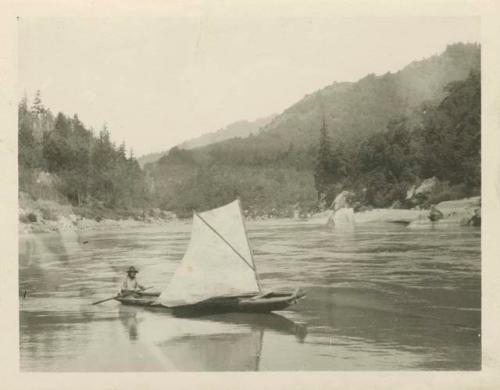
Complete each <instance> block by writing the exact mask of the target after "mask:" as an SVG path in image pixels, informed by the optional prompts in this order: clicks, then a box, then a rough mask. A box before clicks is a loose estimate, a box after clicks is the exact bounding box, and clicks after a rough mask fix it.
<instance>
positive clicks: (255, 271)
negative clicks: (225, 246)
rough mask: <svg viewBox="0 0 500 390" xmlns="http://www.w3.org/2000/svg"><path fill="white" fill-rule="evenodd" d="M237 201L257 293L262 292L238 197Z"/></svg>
mask: <svg viewBox="0 0 500 390" xmlns="http://www.w3.org/2000/svg"><path fill="white" fill-rule="evenodd" d="M237 200H238V206H239V208H240V214H241V220H242V221H243V230H244V231H245V237H246V239H247V245H248V248H250V256H251V257H252V263H253V272H254V273H255V280H256V281H257V286H259V291H261V292H262V286H261V285H260V279H259V273H258V272H257V264H255V260H254V257H253V249H252V245H250V240H249V239H248V233H247V227H246V224H245V218H244V217H243V210H242V208H241V200H240V198H239V197H238V199H237Z"/></svg>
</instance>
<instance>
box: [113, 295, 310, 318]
mask: <svg viewBox="0 0 500 390" xmlns="http://www.w3.org/2000/svg"><path fill="white" fill-rule="evenodd" d="M159 295H160V294H159V293H136V294H134V295H127V296H126V297H116V298H115V299H116V300H117V301H118V302H120V303H122V304H124V305H135V306H145V307H151V308H153V307H154V308H163V309H167V310H171V311H172V312H173V314H174V315H177V316H182V317H195V316H201V315H209V314H218V313H230V312H246V313H270V312H273V311H279V310H284V309H286V308H287V307H289V306H290V305H293V304H294V303H296V302H297V301H298V300H299V299H302V298H304V297H305V294H304V293H303V292H301V291H300V290H297V291H295V292H294V293H289V294H286V293H274V292H270V293H266V294H260V295H240V296H230V297H215V298H210V299H207V300H204V301H201V302H197V303H194V304H190V305H182V306H175V307H166V306H163V305H160V304H158V303H157V302H156V300H157V298H158V296H159Z"/></svg>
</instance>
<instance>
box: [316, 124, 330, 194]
mask: <svg viewBox="0 0 500 390" xmlns="http://www.w3.org/2000/svg"><path fill="white" fill-rule="evenodd" d="M333 168H334V158H333V155H332V147H331V140H330V136H329V135H328V130H327V128H326V123H325V118H324V117H323V123H322V126H321V129H320V135H319V148H318V153H317V157H316V165H315V169H314V185H315V187H316V191H317V192H318V199H321V197H322V196H324V195H325V194H326V191H327V188H328V186H329V185H330V184H332V183H333V181H334V172H333Z"/></svg>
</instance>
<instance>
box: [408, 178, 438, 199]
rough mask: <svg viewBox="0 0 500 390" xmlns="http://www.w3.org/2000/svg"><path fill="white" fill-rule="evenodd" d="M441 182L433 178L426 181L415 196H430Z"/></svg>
mask: <svg viewBox="0 0 500 390" xmlns="http://www.w3.org/2000/svg"><path fill="white" fill-rule="evenodd" d="M438 183H439V180H438V178H437V177H431V178H429V179H425V180H424V181H423V182H422V183H421V184H420V185H419V186H418V187H417V188H416V189H415V193H414V196H418V195H428V194H430V193H431V192H432V191H433V190H434V188H436V186H437V185H438Z"/></svg>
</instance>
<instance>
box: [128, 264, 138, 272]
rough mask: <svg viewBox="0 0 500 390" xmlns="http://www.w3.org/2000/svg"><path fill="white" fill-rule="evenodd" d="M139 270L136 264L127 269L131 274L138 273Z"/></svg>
mask: <svg viewBox="0 0 500 390" xmlns="http://www.w3.org/2000/svg"><path fill="white" fill-rule="evenodd" d="M138 272H139V271H137V270H136V269H135V267H134V266H131V267H129V269H128V270H127V273H128V274H131V273H135V274H136V273H138Z"/></svg>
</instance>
